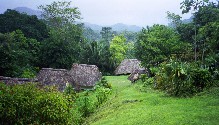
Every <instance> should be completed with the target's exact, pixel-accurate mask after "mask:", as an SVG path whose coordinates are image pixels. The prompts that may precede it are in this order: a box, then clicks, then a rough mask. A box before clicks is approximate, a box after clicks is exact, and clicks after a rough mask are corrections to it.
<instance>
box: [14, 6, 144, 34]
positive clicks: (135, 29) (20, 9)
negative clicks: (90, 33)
mask: <svg viewBox="0 0 219 125" xmlns="http://www.w3.org/2000/svg"><path fill="white" fill-rule="evenodd" d="M14 10H16V11H18V12H20V13H26V14H27V15H36V16H37V17H38V18H41V13H42V12H41V11H39V10H33V9H31V8H28V7H17V8H14ZM84 25H85V27H90V28H91V29H92V30H94V31H98V32H99V31H101V29H102V27H103V26H100V25H97V24H91V23H88V22H84ZM109 27H112V30H113V31H117V32H122V31H125V30H127V31H132V32H139V31H140V30H141V29H142V28H141V27H139V26H136V25H126V24H123V23H117V24H114V25H112V26H109Z"/></svg>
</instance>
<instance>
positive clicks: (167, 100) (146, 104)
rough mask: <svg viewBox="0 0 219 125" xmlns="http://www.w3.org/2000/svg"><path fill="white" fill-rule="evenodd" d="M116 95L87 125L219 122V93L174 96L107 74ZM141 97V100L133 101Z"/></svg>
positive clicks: (205, 124)
mask: <svg viewBox="0 0 219 125" xmlns="http://www.w3.org/2000/svg"><path fill="white" fill-rule="evenodd" d="M106 78H107V80H108V81H109V82H110V83H112V86H113V89H114V90H113V94H112V95H111V99H110V100H109V101H107V103H106V104H104V105H103V106H102V107H101V108H100V109H99V110H97V111H96V112H95V113H94V114H92V115H91V116H90V117H89V118H88V119H87V122H86V123H85V124H92V125H123V124H124V125H137V124H139V125H147V124H148V125H167V124H168V125H185V124H192V125H218V124H219V94H218V92H219V91H218V89H216V90H215V94H206V93H205V94H202V95H200V96H195V97H193V98H173V97H168V96H165V95H164V94H163V93H161V92H158V91H154V90H151V89H150V88H147V89H146V91H144V92H141V91H140V89H139V88H140V85H131V83H130V82H129V81H128V80H127V76H110V77H106ZM132 100H137V101H132Z"/></svg>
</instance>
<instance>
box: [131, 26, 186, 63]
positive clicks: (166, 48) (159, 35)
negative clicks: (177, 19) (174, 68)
mask: <svg viewBox="0 0 219 125" xmlns="http://www.w3.org/2000/svg"><path fill="white" fill-rule="evenodd" d="M188 50H189V44H188V43H186V42H182V41H180V36H179V35H178V34H177V33H176V32H175V31H174V30H173V29H172V28H170V27H167V26H164V25H153V26H152V27H147V29H142V31H141V33H140V34H139V37H138V40H137V42H136V44H135V56H136V57H137V58H138V59H140V60H141V61H142V65H143V66H145V67H150V66H154V65H157V64H159V63H161V62H163V61H168V60H169V59H171V58H176V59H181V58H182V57H183V56H185V55H186V53H187V52H188Z"/></svg>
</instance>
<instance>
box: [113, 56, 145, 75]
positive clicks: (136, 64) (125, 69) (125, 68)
mask: <svg viewBox="0 0 219 125" xmlns="http://www.w3.org/2000/svg"><path fill="white" fill-rule="evenodd" d="M140 64H141V62H140V61H139V60H137V59H125V60H123V61H122V62H121V63H120V65H119V66H118V67H117V68H116V70H115V74H116V75H122V74H131V73H133V72H134V71H135V70H142V69H144V68H142V67H141V66H140Z"/></svg>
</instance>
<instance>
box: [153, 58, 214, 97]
mask: <svg viewBox="0 0 219 125" xmlns="http://www.w3.org/2000/svg"><path fill="white" fill-rule="evenodd" d="M211 85H212V77H211V74H210V72H209V71H208V70H207V69H203V68H199V67H198V66H196V65H193V64H191V63H183V62H176V61H170V62H169V63H163V64H161V65H160V71H159V72H158V73H157V74H156V76H155V88H156V89H161V90H164V91H166V92H167V93H168V94H170V95H173V96H192V95H194V94H195V93H197V92H201V91H203V89H205V88H207V87H210V86H211Z"/></svg>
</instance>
